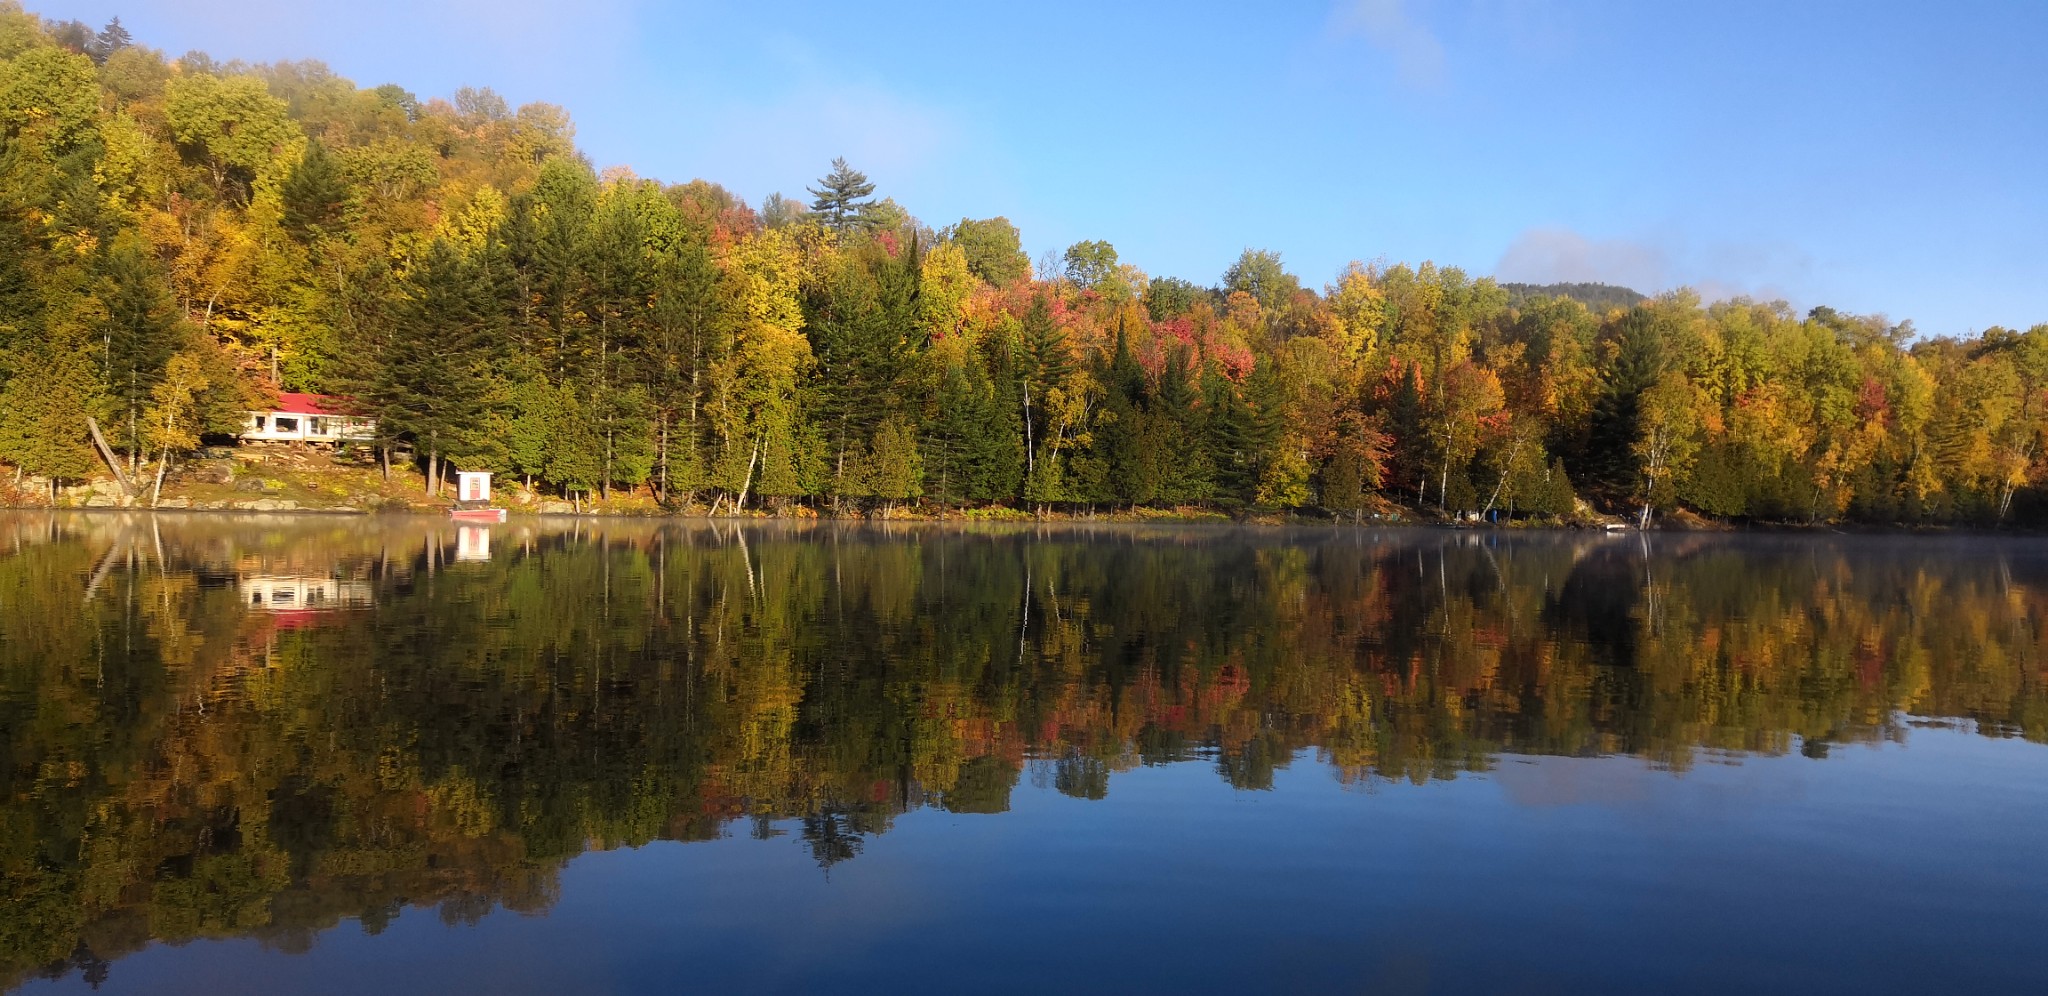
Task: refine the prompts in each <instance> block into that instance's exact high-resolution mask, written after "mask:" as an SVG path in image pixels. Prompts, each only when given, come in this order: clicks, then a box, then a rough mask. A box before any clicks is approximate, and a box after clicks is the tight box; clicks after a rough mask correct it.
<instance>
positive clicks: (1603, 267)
mask: <svg viewBox="0 0 2048 996" xmlns="http://www.w3.org/2000/svg"><path fill="white" fill-rule="evenodd" d="M1494 273H1496V274H1498V275H1499V277H1500V279H1502V280H1510V281H1514V282H1517V283H1529V284H1558V283H1603V284H1616V285H1619V286H1622V287H1630V288H1634V289H1636V290H1639V291H1643V292H1645V293H1654V292H1656V291H1659V290H1663V289H1664V288H1666V287H1668V286H1670V284H1671V257H1670V255H1669V254H1668V253H1666V252H1665V251H1664V250H1663V249H1660V248H1658V247H1656V246H1653V245H1648V244H1646V243H1642V242H1634V241H1630V240H1628V239H1589V238H1587V237H1586V236H1584V235H1581V234H1579V233H1578V232H1575V231H1572V230H1571V229H1569V228H1532V229H1529V230H1528V231H1525V232H1523V233H1522V234H1520V235H1517V236H1515V240H1514V241H1513V242H1511V243H1509V244H1508V248H1507V251H1506V252H1503V253H1501V257H1500V262H1499V263H1498V264H1496V265H1495V266H1494Z"/></svg>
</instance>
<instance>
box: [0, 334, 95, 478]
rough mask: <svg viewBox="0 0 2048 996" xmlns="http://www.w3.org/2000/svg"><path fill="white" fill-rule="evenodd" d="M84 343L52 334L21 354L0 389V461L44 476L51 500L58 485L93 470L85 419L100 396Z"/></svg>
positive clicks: (69, 336)
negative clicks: (15, 370)
mask: <svg viewBox="0 0 2048 996" xmlns="http://www.w3.org/2000/svg"><path fill="white" fill-rule="evenodd" d="M85 345H86V344H85V343H83V342H81V341H79V337H78V336H76V335H75V334H65V333H63V332H61V331H59V332H56V333H54V334H53V335H52V337H51V338H50V339H49V340H47V341H46V342H44V343H42V344H41V345H40V346H39V347H38V348H35V349H32V350H29V351H28V352H27V354H26V355H25V356H24V357H23V358H22V360H21V362H20V364H19V370H18V372H17V373H16V374H15V375H14V377H13V378H12V379H11V380H9V381H8V382H7V385H6V388H5V390H0V460H5V461H7V462H8V463H11V464H13V465H14V466H15V467H17V468H19V469H20V470H22V471H24V472H27V473H30V474H35V475H37V476H39V477H46V478H49V479H50V497H51V500H52V501H53V502H54V501H55V500H56V495H57V486H58V484H59V482H62V481H77V480H83V479H85V478H87V477H89V476H91V475H92V473H93V472H94V471H95V470H96V469H97V468H98V466H99V464H98V461H97V460H96V459H95V457H94V455H93V449H92V443H91V441H90V437H89V433H88V430H87V428H86V419H87V418H88V417H90V416H91V415H93V414H94V412H95V410H96V409H97V408H98V407H99V405H100V401H101V397H100V391H99V383H98V381H97V379H96V378H95V377H94V376H93V370H92V366H91V365H90V364H89V363H88V362H87V361H86V358H85V356H86V354H85V349H84V347H85Z"/></svg>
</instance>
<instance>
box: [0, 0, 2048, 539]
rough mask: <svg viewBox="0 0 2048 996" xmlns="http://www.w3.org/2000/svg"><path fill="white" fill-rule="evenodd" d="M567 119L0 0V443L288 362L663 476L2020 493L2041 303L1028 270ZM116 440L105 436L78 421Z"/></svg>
mask: <svg viewBox="0 0 2048 996" xmlns="http://www.w3.org/2000/svg"><path fill="white" fill-rule="evenodd" d="M574 135H575V130H574V126H573V124H572V122H571V119H570V117H569V115H568V114H567V112H566V111H565V110H564V109H562V108H560V107H556V106H552V105H548V104H543V103H532V104H527V105H524V106H521V107H517V108H514V107H511V106H509V105H508V104H507V102H506V101H505V100H504V99H503V98H502V97H500V96H499V95H497V94H496V93H495V92H493V91H492V90H490V89H487V88H475V89H472V88H465V89H462V90H459V91H457V92H456V93H455V94H454V95H453V96H452V98H448V99H442V98H421V97H419V96H417V95H415V94H413V93H411V92H409V91H407V90H405V89H404V88H402V87H401V86H399V85H397V84H389V83H387V84H382V85H378V86H375V87H370V88H363V87H359V86H357V85H356V84H355V83H353V82H351V81H349V80H346V79H343V78H341V77H339V76H337V75H336V74H334V73H333V72H332V71H330V70H329V69H328V68H327V67H325V66H323V65H321V64H320V63H317V62H276V63H268V64H260V65H249V64H243V63H239V62H218V61H216V60H214V59H212V58H210V57H208V56H207V55H205V54H204V53H201V52H190V53H186V54H184V55H182V56H178V57H176V58H170V57H167V56H166V55H165V54H164V53H161V52H158V51H155V50H152V49H150V48H148V47H146V46H144V45H140V44H137V43H135V41H134V40H133V39H132V38H130V36H129V34H128V32H127V31H126V30H125V29H124V28H122V27H121V26H120V24H119V22H118V20H116V21H114V22H112V23H109V24H108V25H106V26H104V27H102V28H99V29H94V28H91V27H90V26H87V25H83V24H80V23H77V22H51V21H45V20H42V19H40V18H38V17H37V16H35V15H33V14H31V13H28V12H26V11H24V10H23V9H22V8H21V7H20V6H19V5H18V4H17V3H15V2H13V0H0V462H4V463H5V464H7V465H9V466H10V467H11V468H12V473H11V474H10V475H7V477H8V480H10V481H11V484H0V487H12V488H13V489H14V490H13V495H14V499H15V500H17V501H27V500H33V498H34V496H35V495H36V494H38V493H39V492H38V489H36V488H32V487H29V486H28V482H31V481H42V482H46V487H45V488H44V489H43V490H42V491H41V492H40V493H47V494H50V495H54V494H55V493H56V490H57V486H58V485H59V484H60V483H62V482H77V481H82V480H84V479H86V478H89V477H91V476H94V475H96V474H100V473H102V472H104V471H105V470H106V469H107V468H108V467H109V466H118V467H124V468H125V470H126V471H128V472H130V473H132V474H135V475H138V476H142V477H147V476H149V475H151V474H155V475H157V476H158V477H159V478H160V477H161V475H162V474H163V473H164V472H165V471H166V470H167V469H172V468H175V467H176V466H177V465H178V463H179V461H180V460H183V459H186V458H187V457H188V455H189V454H190V453H192V452H193V451H194V450H195V448H197V447H199V446H200V445H201V444H202V442H205V441H207V440H208V439H210V438H212V439H217V438H218V434H220V433H224V432H228V431H231V430H232V429H233V428H234V427H235V426H236V424H238V423H239V422H240V420H241V418H242V413H243V411H244V410H245V409H246V408H248V407H252V406H255V405H258V404H260V403H261V402H262V400H263V399H264V398H265V397H266V396H267V395H272V394H274V393H275V392H277V391H307V392H315V393H322V394H330V395H337V396H342V397H345V398H348V399H350V403H351V404H352V405H354V406H356V408H357V410H358V411H360V412H361V413H363V414H367V415H372V416H375V417H376V418H377V419H378V420H379V423H378V424H379V439H378V440H377V442H376V447H375V451H376V452H375V455H374V457H373V458H374V459H377V460H379V462H381V463H382V465H383V466H384V467H385V468H386V472H387V473H399V474H417V475H419V480H420V482H421V486H422V487H423V488H424V489H426V490H427V491H429V492H431V493H435V494H439V493H440V491H441V482H442V481H443V480H444V479H445V478H446V477H447V474H448V470H447V468H448V467H450V466H451V465H452V466H457V467H461V468H464V469H486V470H492V471H495V472H497V473H500V474H502V475H506V476H507V477H508V478H510V479H513V480H516V481H518V482H519V483H520V485H521V486H522V487H524V488H525V489H527V490H528V491H529V492H533V491H538V492H541V493H546V494H550V495H562V496H574V497H576V498H577V499H578V500H583V499H591V500H596V501H599V502H604V501H607V500H611V499H612V498H613V497H614V496H616V495H621V494H631V495H636V496H645V497H646V498H648V499H651V500H652V501H655V502H658V503H659V504H660V505H661V506H663V507H666V508H670V509H675V510H698V511H704V510H709V511H713V512H732V511H741V510H766V511H769V512H777V513H789V514H861V513H873V512H877V511H879V512H881V513H883V514H889V513H891V512H894V511H897V510H902V509H905V508H907V507H910V506H916V507H920V508H925V509H933V508H936V509H949V508H975V509H987V510H998V509H1002V510H1010V511H1012V512H1016V513H1046V512H1089V511H1098V510H1101V511H1108V510H1132V509H1143V508H1150V509H1160V510H1197V511H1201V512H1204V513H1225V514H1232V515H1242V514H1245V513H1248V512H1253V511H1258V510H1272V511H1276V512H1290V513H1295V514H1300V515H1307V516H1316V517H1329V518H1337V519H1357V518H1363V517H1366V516H1370V515H1386V514H1398V515H1402V516H1404V517H1406V516H1412V515H1422V516H1425V517H1470V516H1475V515H1476V516H1482V517H1487V518H1522V519H1529V518H1534V519H1576V518H1579V517H1581V516H1584V515H1588V514H1592V513H1594V512H1598V513H1603V514H1610V515H1625V516H1628V517H1630V518H1632V519H1634V520H1635V521H1638V522H1640V523H1644V524H1648V523H1651V522H1653V521H1668V518H1669V517H1670V516H1672V515H1674V514H1681V513H1682V514H1691V515H1698V516H1705V517H1709V518H1715V519H1726V520H1738V521H1771V522H1794V523H1827V522H1866V523H1896V524H1942V523H1956V524H1970V525H1999V524H2005V525H2027V524H2035V523H2039V522H2040V521H2041V520H2042V517H2043V515H2044V514H2048V507H2044V503H2043V502H2042V501H2041V497H2042V495H2041V492H2040V490H2039V488H2038V487H2037V486H2036V482H2037V481H2039V480H2040V478H2041V474H2042V471H2043V468H2042V466H2041V461H2042V455H2041V453H2042V447H2041V445H2040V443H2041V440H2042V437H2043V433H2044V431H2048V324H2044V325H2035V326H2033V327H2032V328H2030V329H2027V330H2025V331H2020V330H2015V329H2006V328H1990V329H1986V330H1984V331H1982V332H1981V333H1978V334H1973V335H1970V336H1968V337H1955V336H1942V335H1923V334H1921V333H1920V332H1919V331H1918V330H1916V329H1915V328H1914V327H1913V326H1912V325H1911V323H1910V322H1894V321H1892V320H1889V319H1886V318H1882V317H1875V316H1865V315H1857V314H1851V313H1847V312H1842V311H1837V310H1833V309H1830V308H1826V307H1816V308H1813V309H1811V310H1810V311H1808V312H1807V313H1805V314H1803V315H1802V314H1797V313H1795V312H1794V311H1793V310H1792V309H1791V308H1790V307H1789V306H1787V305H1786V304H1784V303H1782V302H1760V301H1753V300H1746V299H1735V300H1724V301H1716V302H1711V303H1706V302H1702V301H1701V300H1700V299H1699V297H1698V296H1697V295H1694V294H1692V293H1690V292H1688V291H1683V290H1681V291H1676V292H1670V293H1665V294H1662V295H1659V296H1656V297H1653V298H1644V297H1642V296H1640V295H1637V294H1635V293H1634V292H1632V291H1627V290H1625V289H1622V288H1613V287H1604V286H1602V285H1568V286H1562V287H1549V288H1544V287H1536V288H1531V287H1527V286H1523V285H1514V286H1504V285H1501V284H1498V283H1496V282H1495V281H1493V280H1492V279H1490V278H1486V277H1474V276H1472V275H1469V274H1467V273H1465V272H1463V271H1461V270H1459V269H1457V268H1454V267H1448V266H1438V265H1434V264H1432V263H1428V262H1424V263H1421V264H1419V265H1409V264H1406V263H1386V262H1372V263H1364V262H1361V263H1354V264H1352V265H1350V266H1348V267H1346V268H1345V269H1344V270H1343V271H1342V272H1340V273H1337V274H1334V275H1333V276H1332V278H1331V279H1330V280H1329V281H1328V282H1326V283H1322V285H1321V286H1316V283H1317V281H1314V280H1304V279H1303V278H1302V277H1300V276H1298V275H1296V274H1294V273H1291V272H1289V271H1288V270H1287V268H1286V266H1285V265H1284V260H1283V258H1282V256H1281V255H1280V254H1279V253H1277V252H1274V251H1269V250H1265V249H1247V250H1246V251H1245V252H1244V253H1243V254H1242V255H1241V256H1240V257H1239V258H1238V259H1237V260H1235V261H1234V262H1232V263H1230V264H1229V266H1228V267H1227V268H1226V269H1225V270H1224V271H1223V272H1222V273H1221V274H1220V275H1219V276H1218V277H1217V278H1215V280H1214V282H1213V283H1206V282H1203V281H1196V280H1188V279H1182V278H1179V277H1172V276H1153V275H1150V274H1148V273H1146V272H1144V271H1143V270H1142V269H1140V268H1139V267H1138V266H1137V265H1134V264H1133V263H1132V262H1129V261H1126V260H1124V259H1123V258H1121V257H1120V256H1119V254H1118V252H1117V250H1116V248H1115V247H1114V246H1113V245H1111V244H1110V243H1109V242H1107V241H1100V240H1088V241H1082V242H1079V243H1076V244H1074V245H1072V246H1070V247H1068V248H1067V249H1066V250H1065V251H1064V252H1047V253H1045V254H1044V255H1043V256H1041V257H1040V258H1038V259H1036V260H1034V259H1032V258H1031V257H1030V255H1029V254H1028V253H1027V252H1025V250H1024V249H1023V237H1022V235H1021V233H1020V232H1019V231H1018V230H1017V228H1016V227H1015V226H1014V225H1013V224H1012V223H1011V222H1010V221H1008V220H1007V219H1006V218H1003V217H988V218H961V219H958V220H952V221H947V222H944V223H939V222H927V221H924V220H920V219H919V218H917V217H916V216H915V215H913V214H912V213H911V212H910V210H909V209H908V208H906V207H905V206H904V205H902V204H899V203H898V202H896V201H895V200H894V199H893V198H890V197H887V196H878V195H881V194H883V191H882V186H883V183H882V181H883V180H886V178H869V177H868V176H866V175H865V174H863V173H862V172H860V171H859V170H858V169H857V168H855V166H853V165H850V164H848V163H846V162H844V161H843V160H842V161H837V162H834V163H833V164H831V166H830V168H829V172H827V173H826V175H825V176H824V177H822V178H821V179H820V180H819V181H818V183H817V186H816V187H814V188H810V189H808V190H807V191H806V194H805V195H804V196H801V197H788V196H783V195H780V194H772V195H769V196H767V197H766V198H764V199H762V201H761V202H760V203H758V204H748V203H747V202H746V201H745V200H743V199H742V198H740V197H738V196H735V195H734V194H733V193H732V192H731V191H730V190H729V189H728V188H726V187H724V186H721V185H719V184H718V183H715V182H711V181H708V180H703V179H695V180H690V181H688V182H682V183H671V182H664V181H660V180H656V179H652V178H646V177H641V176H638V175H636V174H634V173H633V172H632V171H630V170H629V169H626V168H623V167H612V168H608V169H605V170H603V171H601V172H600V171H598V170H596V169H594V168H593V166H592V165H591V163H590V162H589V161H588V159H587V158H586V157H584V156H583V155H582V154H581V153H579V151H578V150H577V148H576V145H575V143H574ZM96 430H103V437H104V441H103V445H96V442H95V440H94V438H93V435H94V432H95V431H96Z"/></svg>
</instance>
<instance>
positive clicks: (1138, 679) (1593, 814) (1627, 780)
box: [0, 514, 2048, 993]
mask: <svg viewBox="0 0 2048 996" xmlns="http://www.w3.org/2000/svg"><path fill="white" fill-rule="evenodd" d="M2044 611H2048V543H2044V542H2042V541H2036V540H2006V539H1924V538H1901V539H1877V538H1853V537H1790V538H1773V537H1764V538H1730V537H1690V536H1653V537H1649V538H1647V539H1644V538H1640V537H1635V536H1627V537H1606V536H1586V535H1531V536H1507V535H1483V534H1475V533H1450V532H1432V531H1416V532H1385V531H1383V532H1372V531H1347V530H1339V531H1303V532H1281V531H1240V530H1228V529H1199V528H1161V529H1146V528H1099V529H1091V528H1069V529H1047V530H1039V529H1024V528H1011V529H1004V528H994V527H986V528H978V529H959V528H947V527H942V526H933V527H921V528H898V529H881V528H834V527H823V526H821V527H816V528H790V527H746V528H742V527H736V526H734V525H731V524H725V525H712V524H701V523H700V524H688V523H684V524H663V525H652V524H619V523H607V524H600V525H593V524H590V523H587V522H586V523H582V524H577V523H573V522H562V523H545V524H519V523H514V524H511V525H507V526H496V527H489V528H482V527H469V528H463V529H458V528H457V527H455V526H453V525H451V524H448V523H445V522H441V521H434V520H395V521H388V522H380V521H376V520H368V519H362V518H318V517H301V518H282V517H280V518H264V517H247V518H200V517H193V518H176V517H168V516H166V517H163V518H159V519H151V518H147V517H122V516H115V515H97V516H94V515H75V516H62V515H59V516H51V515H47V514H38V515H26V514H23V515H0V875H4V882H0V990H5V991H9V992H13V991H20V992H24V993H46V992H58V991H63V992H71V991H82V990H86V989H88V987H96V988H98V989H99V990H100V991H102V992H123V993H125V992H138V993H139V992H148V993H230V992H326V993H356V992H380V993H403V992H422V993H441V992H450V991H488V992H674V991H678V990H686V989H699V990H720V991H734V990H742V989H744V990H748V991H818V990H825V989H831V990H834V991H839V992H859V991H874V990H887V991H905V992H961V991H979V992H1081V991H1116V992H1126V991H1133V990H1141V989H1158V990H1168V991H1332V990H1335V991H1355V992H1466V991H1502V990H1508V989H1512V990H1520V991H1536V992H1558V993H1580V992H1587V991H1604V992H1648V991H1667V992H1673V991H1684V992H1713V993H1726V992H1731V991H1744V992H1788V993H1789V992H1797V993H1814V992H1847V991H1864V992H1869V991H1903V990H1912V991H1929V990H1932V991H1946V990H1957V989H1961V988H1963V987H1981V988H1984V989H1985V990H1986V991H2006V992H2010V991H2029V992H2040V991H2048V847H2044V846H2043V845H2044V843H2048V837H2044V831H2048V747H2044V742H2048V637H2044V630H2043V624H2042V619H2043V615H2044Z"/></svg>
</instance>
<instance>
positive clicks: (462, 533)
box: [455, 526, 491, 560]
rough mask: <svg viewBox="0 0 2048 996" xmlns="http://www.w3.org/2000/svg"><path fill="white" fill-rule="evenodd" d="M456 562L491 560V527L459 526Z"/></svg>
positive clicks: (457, 529) (456, 531)
mask: <svg viewBox="0 0 2048 996" xmlns="http://www.w3.org/2000/svg"><path fill="white" fill-rule="evenodd" d="M455 559H456V560H489V559H491V530H490V527H489V526H459V527H457V528H456V530H455Z"/></svg>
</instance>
